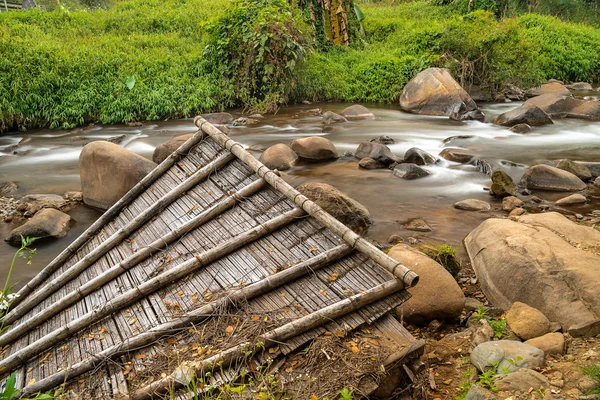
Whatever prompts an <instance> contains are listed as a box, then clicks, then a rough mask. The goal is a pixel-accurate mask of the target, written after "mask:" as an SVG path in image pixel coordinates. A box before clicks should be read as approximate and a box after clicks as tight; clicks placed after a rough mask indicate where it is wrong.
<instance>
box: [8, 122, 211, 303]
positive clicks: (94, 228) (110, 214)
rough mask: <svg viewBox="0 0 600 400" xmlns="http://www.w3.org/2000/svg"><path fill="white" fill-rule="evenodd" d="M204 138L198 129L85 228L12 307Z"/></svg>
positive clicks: (19, 292)
mask: <svg viewBox="0 0 600 400" xmlns="http://www.w3.org/2000/svg"><path fill="white" fill-rule="evenodd" d="M202 139H203V134H202V132H200V131H198V132H196V134H195V135H194V136H192V137H191V138H190V139H189V140H188V141H187V142H185V143H183V144H182V145H181V146H179V148H178V149H177V150H175V151H174V152H173V153H172V154H171V155H170V156H169V157H167V158H166V159H165V160H164V161H163V162H162V163H160V165H158V166H157V167H156V168H155V169H153V170H152V171H150V173H149V174H148V175H146V176H145V177H144V178H143V179H142V180H141V181H140V182H139V183H138V184H137V185H135V186H134V187H133V188H131V190H130V191H129V192H127V194H126V195H125V196H123V197H122V198H121V199H120V200H119V201H117V202H116V203H115V204H114V205H113V206H112V207H111V208H109V209H108V210H107V211H106V212H105V213H104V214H103V215H102V216H101V217H100V218H98V219H97V220H96V222H94V223H93V224H92V225H90V227H89V228H88V229H86V230H85V232H83V233H82V234H81V236H79V237H78V238H77V239H75V240H74V241H73V243H71V244H70V245H69V246H67V248H66V249H64V250H63V251H62V252H61V253H60V254H59V255H58V256H57V257H56V258H55V259H54V260H52V261H51V262H50V264H48V265H47V266H46V267H44V269H42V270H41V271H40V272H39V273H38V274H37V275H36V276H34V277H33V278H32V279H31V280H30V281H29V282H28V283H27V284H25V286H23V287H22V288H21V289H20V290H19V291H18V292H17V293H18V295H19V297H17V298H15V299H14V300H13V301H12V303H11V305H10V308H11V309H14V308H15V307H16V306H17V305H19V304H20V303H21V302H22V301H23V300H24V299H25V298H26V297H27V296H28V295H29V294H30V293H31V292H33V291H34V290H35V289H36V288H37V287H38V286H40V285H41V284H42V283H44V282H45V281H46V280H47V279H48V278H49V277H50V275H52V274H53V273H54V271H56V269H57V268H58V267H60V266H61V265H62V264H64V263H65V261H67V260H68V259H69V258H70V257H71V256H72V255H73V254H75V252H76V251H77V250H79V248H81V246H83V245H84V244H85V243H86V242H87V241H88V240H90V239H91V238H92V237H93V236H94V235H95V234H96V232H98V231H99V230H100V229H101V228H102V227H103V226H104V225H106V224H107V223H109V222H110V221H111V220H112V219H113V218H114V217H116V216H117V215H118V214H119V213H120V212H121V210H122V209H123V208H125V207H126V206H127V205H128V204H129V203H131V202H132V201H133V200H134V199H135V198H136V197H138V196H139V195H140V194H141V193H142V192H143V191H144V190H146V189H147V188H148V187H150V185H152V184H153V183H154V181H156V180H157V179H158V178H160V177H161V176H162V175H163V174H164V173H165V172H166V171H167V170H168V169H169V168H171V167H172V166H173V165H174V164H175V163H176V162H177V160H179V159H180V158H181V157H182V156H185V155H186V154H187V153H188V152H189V151H190V150H191V149H192V147H194V146H195V145H197V144H198V143H200V141H201V140H202Z"/></svg>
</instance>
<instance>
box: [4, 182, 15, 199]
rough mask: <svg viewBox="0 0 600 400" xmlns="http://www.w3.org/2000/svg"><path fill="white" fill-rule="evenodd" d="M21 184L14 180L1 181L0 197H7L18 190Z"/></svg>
mask: <svg viewBox="0 0 600 400" xmlns="http://www.w3.org/2000/svg"><path fill="white" fill-rule="evenodd" d="M18 188H19V185H17V184H16V183H14V182H12V181H8V182H2V183H0V197H6V196H8V195H10V194H12V193H14V192H16V191H17V189H18Z"/></svg>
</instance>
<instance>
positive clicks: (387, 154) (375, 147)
mask: <svg viewBox="0 0 600 400" xmlns="http://www.w3.org/2000/svg"><path fill="white" fill-rule="evenodd" d="M354 156H355V157H356V158H359V159H361V160H362V159H363V158H366V157H369V158H372V159H374V160H376V161H378V162H380V163H381V164H383V165H386V166H388V165H390V164H392V163H394V162H396V161H397V157H396V156H395V155H394V154H393V153H392V151H391V150H390V148H389V147H387V146H386V145H384V144H381V143H376V142H362V143H361V144H360V145H358V148H357V149H356V152H355V153H354Z"/></svg>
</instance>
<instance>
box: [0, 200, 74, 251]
mask: <svg viewBox="0 0 600 400" xmlns="http://www.w3.org/2000/svg"><path fill="white" fill-rule="evenodd" d="M70 222H71V217H70V216H69V215H67V214H65V213H64V212H62V211H58V210H55V209H53V208H45V209H43V210H41V211H39V212H37V213H36V214H35V215H34V216H33V218H31V219H30V220H28V221H27V222H25V224H23V225H21V226H19V227H18V228H15V229H13V231H12V232H11V233H10V235H9V236H8V237H7V238H6V239H4V240H5V241H6V242H8V243H10V244H12V245H14V246H20V245H21V236H23V237H30V238H33V237H36V238H40V239H49V238H54V239H59V238H61V237H64V236H66V235H67V232H69V229H70Z"/></svg>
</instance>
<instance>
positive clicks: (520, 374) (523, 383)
mask: <svg viewBox="0 0 600 400" xmlns="http://www.w3.org/2000/svg"><path fill="white" fill-rule="evenodd" d="M495 385H496V387H497V388H498V390H501V391H502V390H505V391H517V392H527V391H537V390H540V389H548V388H549V387H550V382H548V379H546V377H545V376H544V375H542V374H540V373H539V372H536V371H534V370H532V369H529V368H521V369H520V370H518V371H515V372H512V373H510V374H506V375H500V376H497V377H496V379H495Z"/></svg>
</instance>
